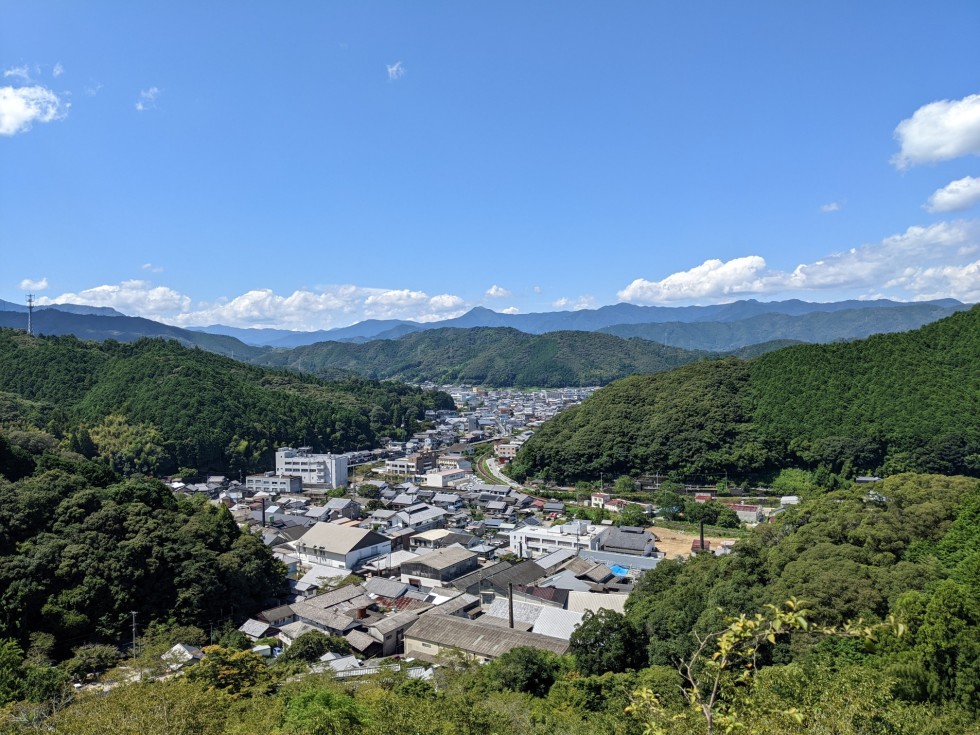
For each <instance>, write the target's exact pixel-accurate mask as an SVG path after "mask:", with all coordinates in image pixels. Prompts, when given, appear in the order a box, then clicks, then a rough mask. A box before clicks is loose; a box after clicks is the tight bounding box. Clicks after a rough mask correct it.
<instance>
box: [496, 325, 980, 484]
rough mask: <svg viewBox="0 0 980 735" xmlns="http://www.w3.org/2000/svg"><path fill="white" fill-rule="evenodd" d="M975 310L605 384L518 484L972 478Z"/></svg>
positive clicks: (540, 449)
mask: <svg viewBox="0 0 980 735" xmlns="http://www.w3.org/2000/svg"><path fill="white" fill-rule="evenodd" d="M978 354H980V306H978V307H974V308H973V309H971V310H970V311H968V312H963V313H959V314H955V315H953V316H951V317H949V318H947V319H944V320H942V321H939V322H936V323H934V324H930V325H928V326H925V327H923V328H921V329H919V330H917V331H914V332H907V333H903V334H890V335H878V336H875V337H871V338H869V339H867V340H863V341H860V342H850V343H845V344H832V345H801V346H797V347H789V348H786V349H783V350H779V351H777V352H771V353H769V354H766V355H763V356H762V357H759V358H756V359H754V360H751V361H742V360H738V359H734V358H730V359H726V360H720V361H714V362H702V363H695V364H693V365H686V366H684V367H681V368H678V369H676V370H673V371H671V372H668V373H660V374H656V375H637V376H633V377H629V378H626V379H624V380H620V381H618V382H616V383H613V384H611V385H609V386H607V387H605V388H603V389H602V390H600V391H598V392H597V393H596V394H594V395H593V396H592V397H591V398H590V399H589V400H587V401H585V402H584V403H583V404H582V405H580V406H577V407H575V408H572V409H569V410H568V411H564V412H563V413H561V414H559V415H558V416H557V417H556V418H555V419H553V420H551V421H549V422H548V423H547V424H545V425H544V426H543V427H542V428H541V430H540V431H538V432H537V433H536V434H535V436H534V437H533V438H532V439H531V440H530V441H528V442H527V443H526V444H525V445H524V447H523V448H522V449H521V451H520V453H519V454H518V456H517V458H516V459H515V461H514V462H513V463H512V469H513V473H514V475H515V476H516V477H518V478H526V477H536V476H541V477H544V478H545V479H554V480H557V481H560V482H571V481H574V480H577V479H583V478H584V479H591V478H594V477H597V476H598V475H599V473H604V474H606V475H609V474H629V475H633V476H635V475H638V474H653V473H655V472H659V473H662V474H663V473H676V474H678V475H681V476H687V477H698V478H700V479H702V480H705V479H720V478H723V477H725V476H728V477H743V478H744V477H753V476H770V475H772V474H774V473H775V472H777V471H778V470H779V469H781V468H784V467H801V468H806V469H812V470H816V469H820V470H822V471H824V472H829V473H835V474H841V475H844V476H853V475H855V474H858V473H861V472H866V473H877V474H895V473H898V472H907V471H922V472H937V473H944V474H968V475H973V476H978V475H980V423H978V422H977V420H976V417H977V415H980V370H977V366H976V359H977V355H978Z"/></svg>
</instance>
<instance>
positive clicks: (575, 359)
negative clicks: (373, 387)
mask: <svg viewBox="0 0 980 735" xmlns="http://www.w3.org/2000/svg"><path fill="white" fill-rule="evenodd" d="M705 356H707V355H706V353H698V352H690V351H688V350H681V349H678V348H675V347H663V346H662V345H659V344H657V343H655V342H649V341H646V340H625V339H620V338H619V337H614V336H611V335H605V334H597V333H595V332H549V333H547V334H542V335H533V334H526V333H524V332H519V331H517V330H516V329H511V328H507V327H499V328H493V327H480V328H473V329H449V328H446V329H433V330H428V331H424V332H417V333H414V334H409V335H407V336H405V337H402V338H401V339H397V340H375V341H372V342H366V343H363V344H351V343H346V342H320V343H318V344H314V345H309V346H307V347H299V348H296V349H294V350H289V351H278V352H270V353H266V354H264V355H262V356H260V357H257V358H255V362H256V364H262V365H272V366H277V367H288V368H292V369H294V370H299V371H302V372H308V373H314V374H320V373H322V372H324V371H325V370H331V369H332V370H337V369H340V370H349V371H351V372H353V373H357V374H359V375H365V376H367V377H371V378H395V379H398V380H406V381H409V382H424V381H433V382H437V383H453V382H460V383H475V384H478V385H486V386H490V387H511V386H513V387H547V388H551V387H562V386H576V385H604V384H606V383H608V382H610V381H612V380H615V379H617V378H622V377H624V376H626V375H631V374H633V373H652V372H659V371H662V370H669V369H670V368H673V367H676V366H678V365H683V364H685V363H688V362H692V361H694V360H698V359H703V358H704V357H705Z"/></svg>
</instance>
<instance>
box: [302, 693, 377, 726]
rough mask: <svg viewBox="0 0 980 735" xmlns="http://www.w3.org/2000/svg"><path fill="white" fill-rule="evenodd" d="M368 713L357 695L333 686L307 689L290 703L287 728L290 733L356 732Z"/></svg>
mask: <svg viewBox="0 0 980 735" xmlns="http://www.w3.org/2000/svg"><path fill="white" fill-rule="evenodd" d="M365 721H366V713H365V711H364V709H363V708H362V707H361V706H359V705H358V703H357V702H356V701H355V700H354V698H353V697H350V696H347V695H346V694H340V693H339V692H334V691H331V690H329V689H305V690H303V691H301V692H300V693H299V694H297V695H295V696H291V697H289V699H288V700H287V702H286V715H285V718H284V722H283V730H284V732H286V733H289V735H352V734H353V733H356V732H359V731H360V729H361V727H362V726H363V725H364V724H365Z"/></svg>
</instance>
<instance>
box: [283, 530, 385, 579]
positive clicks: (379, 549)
mask: <svg viewBox="0 0 980 735" xmlns="http://www.w3.org/2000/svg"><path fill="white" fill-rule="evenodd" d="M296 553H297V555H298V556H299V558H300V561H302V562H303V563H304V564H320V565H322V566H328V567H340V568H342V569H350V570H354V569H357V568H358V567H359V566H360V565H361V564H362V563H363V562H364V560H366V559H370V558H372V557H375V556H380V555H382V554H389V553H391V539H388V538H385V537H384V536H382V535H381V534H379V533H375V532H374V531H371V530H369V529H366V528H357V527H356V526H341V525H338V524H335V523H316V524H314V525H313V527H312V528H310V530H309V531H307V532H306V533H305V534H303V535H302V536H301V537H300V538H299V540H298V541H297V542H296Z"/></svg>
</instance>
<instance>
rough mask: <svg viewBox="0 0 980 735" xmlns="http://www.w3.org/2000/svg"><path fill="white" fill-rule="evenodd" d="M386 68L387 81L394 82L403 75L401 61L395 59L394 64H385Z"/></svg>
mask: <svg viewBox="0 0 980 735" xmlns="http://www.w3.org/2000/svg"><path fill="white" fill-rule="evenodd" d="M385 66H386V67H387V69H388V81H389V82H394V81H396V80H398V79H401V78H402V77H403V76H405V67H404V66H403V65H402V62H400V61H396V62H395V63H394V64H385Z"/></svg>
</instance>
